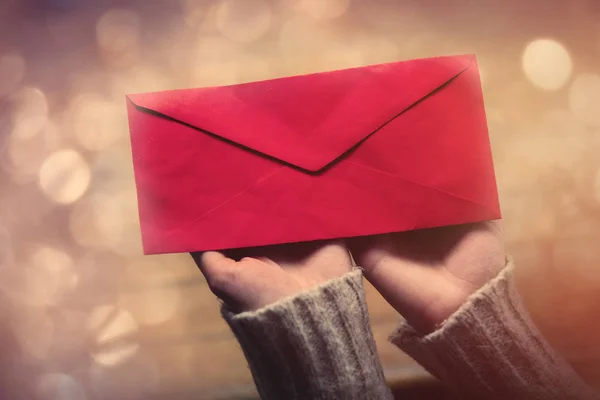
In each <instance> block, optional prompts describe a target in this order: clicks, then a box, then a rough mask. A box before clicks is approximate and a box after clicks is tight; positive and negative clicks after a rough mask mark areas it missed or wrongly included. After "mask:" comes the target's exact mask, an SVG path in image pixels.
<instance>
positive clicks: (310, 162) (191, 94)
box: [128, 55, 476, 172]
mask: <svg viewBox="0 0 600 400" xmlns="http://www.w3.org/2000/svg"><path fill="white" fill-rule="evenodd" d="M473 61H474V56H472V55H467V56H452V57H436V58H427V59H418V60H411V61H407V62H395V63H388V64H379V65H372V66H367V67H360V68H352V69H346V70H338V71H331V72H324V73H317V74H309V75H301V76H293V77H286V78H279V79H272V80H267V81H260V82H251V83H244V84H238V85H231V86H221V87H209V88H200V89H185V90H173V91H165V92H156V93H144V94H135V95H130V96H128V97H129V99H130V100H131V101H132V102H133V104H135V105H136V106H137V107H141V108H143V109H146V110H150V111H152V112H154V113H158V114H161V115H162V116H165V117H168V118H170V119H173V120H175V121H177V122H179V123H184V124H186V125H191V126H193V127H195V128H197V129H199V130H200V131H203V132H204V133H208V134H211V135H215V136H218V137H221V138H222V139H224V140H227V141H230V142H233V143H236V144H237V145H240V146H243V147H245V148H248V149H251V150H253V151H256V152H259V153H262V154H264V155H267V156H270V157H272V158H275V159H278V160H280V161H282V162H285V163H288V164H291V165H294V166H296V167H298V168H301V169H304V170H307V171H311V172H317V171H319V170H320V169H322V168H324V167H326V166H327V165H329V164H330V163H332V162H334V161H335V160H336V159H337V158H339V157H341V156H342V155H343V154H344V153H346V152H347V151H349V150H350V149H352V148H353V147H354V146H356V145H357V144H358V143H360V142H361V141H362V140H364V139H365V138H367V137H368V136H369V135H371V134H373V133H374V132H375V131H376V130H377V129H379V128H381V127H382V126H383V125H385V124H386V123H388V122H389V121H391V120H392V119H394V118H396V117H398V116H399V115H400V114H402V113H403V112H404V111H406V110H407V109H409V108H410V107H411V106H413V105H415V104H416V103H417V102H419V101H420V100H422V99H424V98H425V97H426V96H428V95H429V94H431V93H432V92H434V91H435V90H436V89H439V88H440V87H441V86H443V85H444V84H445V83H447V82H449V81H450V80H452V79H453V78H454V77H456V76H457V75H458V74H461V73H462V72H464V71H465V70H467V69H468V68H469V67H470V66H471V65H472V64H473V65H476V63H473ZM166 134H168V133H166Z"/></svg>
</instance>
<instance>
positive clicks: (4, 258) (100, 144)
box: [0, 0, 600, 400]
mask: <svg viewBox="0 0 600 400" xmlns="http://www.w3.org/2000/svg"><path fill="white" fill-rule="evenodd" d="M30 3H31V4H30ZM34 3H35V4H34ZM88 3H89V4H88ZM109 3H110V4H104V3H102V4H100V3H98V2H96V3H94V4H91V2H82V1H77V0H50V1H37V2H35V1H33V2H23V1H21V2H18V1H16V2H15V1H12V2H11V1H8V2H6V1H4V2H2V1H0V32H1V33H2V34H3V36H2V37H4V38H7V40H8V42H7V43H8V44H9V46H8V47H6V46H5V47H6V48H5V49H4V48H3V50H2V51H0V297H1V298H2V305H3V312H2V313H0V317H1V318H0V320H1V321H2V324H0V325H2V326H3V327H4V330H5V332H2V331H0V337H1V338H3V339H6V340H2V342H3V343H5V346H4V347H3V348H2V349H0V351H2V354H3V357H0V364H1V365H0V370H1V371H2V372H4V373H5V374H6V375H7V378H6V379H3V380H2V385H6V388H5V387H2V388H0V392H1V393H9V394H12V393H16V394H17V395H20V394H22V396H24V398H27V399H29V398H31V399H38V398H39V399H40V400H46V399H53V400H54V399H57V400H81V399H85V400H88V399H89V400H92V399H110V400H113V399H124V398H127V399H139V398H153V399H157V400H160V399H166V398H180V397H190V398H191V397H200V398H229V397H233V396H229V394H230V393H233V392H235V396H237V397H240V398H241V397H243V398H248V399H250V398H254V397H253V396H255V393H254V392H253V389H252V388H253V385H252V378H251V376H250V374H249V371H248V369H247V366H246V364H245V363H244V360H243V355H242V354H241V352H240V349H239V346H237V344H236V343H235V341H234V340H233V337H232V335H231V332H229V330H228V328H227V326H226V324H225V323H224V322H223V321H222V320H221V317H220V314H219V308H218V300H216V299H215V296H214V295H213V294H212V293H210V291H209V289H208V288H207V286H206V282H205V280H204V279H203V277H202V275H201V274H200V273H199V272H198V271H197V268H196V267H195V266H194V264H193V261H192V260H191V258H190V257H189V254H178V255H173V254H171V255H162V256H143V255H142V254H143V252H142V245H141V235H140V227H139V220H138V210H137V199H136V197H137V196H136V188H135V182H134V176H133V168H132V164H133V161H132V155H131V148H130V143H129V132H128V122H127V116H126V104H127V103H126V99H125V95H127V94H131V93H143V92H152V91H161V90H171V89H180V88H192V87H202V86H215V85H225V84H234V83H240V82H248V81H254V80H263V79H269V78H275V77H281V76H289V75H295V74H304V73H311V72H319V71H324V70H332V69H339V68H347V67H356V66H361V65H367V64H375V63H382V62H391V61H399V60H407V59H412V58H420V57H433V56H443V55H450V54H459V53H460V54H466V53H469V54H470V53H475V54H476V55H477V58H478V63H479V67H480V72H481V75H482V79H484V82H483V83H484V85H483V91H484V98H485V107H486V110H487V119H488V125H489V129H490V134H491V143H492V149H493V155H494V164H495V169H496V174H497V177H498V184H499V190H500V193H501V204H502V207H503V215H504V218H505V221H504V226H505V232H506V240H507V249H508V251H509V252H510V253H511V254H512V255H514V256H515V258H516V260H517V266H518V268H517V270H520V271H527V273H526V274H525V275H528V276H530V277H532V279H531V282H533V284H529V283H527V282H525V281H522V282H521V283H522V285H521V288H520V289H523V293H525V294H526V295H529V298H533V299H534V301H533V303H529V304H528V305H529V306H531V304H534V305H538V307H537V308H536V307H534V308H533V309H532V310H533V311H532V316H534V317H535V316H538V317H539V316H540V315H546V316H547V318H548V320H549V321H551V324H550V325H551V326H552V327H556V326H558V325H559V324H565V325H567V326H569V324H570V326H569V330H573V329H572V328H571V327H572V326H577V327H578V328H581V329H577V331H579V333H578V335H579V336H580V337H581V338H583V337H584V336H585V335H586V334H588V336H589V337H590V338H591V339H590V341H594V344H593V346H595V341H597V340H596V339H597V336H598V334H597V332H596V331H594V330H593V329H583V325H582V324H581V321H576V322H575V323H573V321H572V320H571V319H570V318H571V316H570V315H562V314H560V313H559V314H556V312H557V311H556V308H555V307H552V306H551V305H550V306H549V305H548V304H547V303H545V301H546V300H545V299H549V298H551V297H552V296H556V295H554V294H553V292H552V291H551V290H548V293H543V290H540V289H539V288H540V287H542V286H543V285H542V286H539V285H538V283H539V282H541V281H543V280H544V279H545V280H547V281H553V280H554V281H557V282H558V281H560V283H561V286H564V287H570V286H573V287H575V288H576V289H577V293H579V294H580V293H596V292H598V293H600V290H599V289H598V286H597V285H598V279H599V278H600V274H598V273H597V272H594V271H596V270H597V265H598V262H599V261H600V256H599V255H598V254H596V253H595V252H594V251H590V249H593V247H594V243H596V242H597V239H598V238H599V237H600V223H599V222H600V221H598V215H599V214H598V210H600V161H599V158H598V156H597V154H598V152H599V151H600V109H599V108H598V107H600V106H599V105H600V99H599V97H598V96H600V95H599V93H600V83H599V82H600V72H599V70H598V67H597V66H598V65H599V64H598V63H599V62H600V52H598V49H599V48H598V47H597V43H596V42H595V41H594V40H590V38H593V37H596V36H597V33H598V24H597V21H598V20H600V14H598V13H599V12H600V8H596V7H595V6H590V4H591V3H593V2H591V1H585V0H572V1H569V2H558V1H555V2H550V3H549V2H546V3H545V5H542V4H541V3H540V4H537V5H536V4H529V5H528V6H527V7H522V2H521V3H519V2H518V1H517V0H507V1H505V2H499V3H498V4H497V5H495V6H491V5H490V4H486V2H473V1H470V2H469V1H462V2H454V3H453V4H452V5H450V4H449V2H447V3H448V4H446V3H444V2H433V1H431V2H399V1H387V0H385V1H384V0H381V1H370V2H361V1H354V0H291V1H289V0H210V1H199V0H176V1H171V2H168V1H167V2H143V1H142V2H109ZM488 3H489V2H488ZM517 12H518V13H517ZM199 112H200V111H199ZM574 263H581V265H575V264H574ZM574 265H575V266H574ZM584 265H585V267H584ZM591 274H595V275H593V276H592V275H591ZM522 275H523V274H522ZM557 277H558V278H557ZM523 282H525V283H523ZM540 285H541V284H540ZM548 287H550V285H548ZM541 292H542V293H541ZM383 303H384V301H383V300H381V304H383ZM597 303H598V304H600V302H597ZM377 304H378V303H376V304H375V308H374V309H372V310H373V311H374V312H375V313H376V314H377V315H378V318H377V319H376V321H375V322H374V331H375V335H376V337H380V338H385V337H386V336H387V334H388V333H389V331H388V330H389V329H391V328H390V327H391V326H392V325H393V324H394V323H395V321H396V318H397V313H395V312H393V310H390V311H389V312H388V311H386V310H384V309H381V308H379V307H378V306H377ZM573 304H575V301H573ZM590 304H591V303H590ZM588 305H589V304H588ZM590 307H591V306H590ZM573 309H577V308H576V307H575V306H573ZM596 310H598V312H600V309H598V308H596ZM596 310H594V309H593V308H590V309H589V313H588V315H595V314H598V312H595V311H596ZM587 319H589V318H587ZM573 331H575V330H573ZM587 332H592V333H593V334H589V333H587ZM594 332H595V333H594ZM3 333H4V335H3ZM579 342H582V343H584V342H585V341H584V340H579V339H578V343H579ZM385 346H388V347H390V345H389V344H385V343H384V344H383V346H382V349H381V351H382V352H383V353H382V354H383V356H382V361H383V363H384V369H385V371H386V376H392V375H388V372H389V371H395V372H397V371H407V370H411V371H413V369H414V368H415V364H414V363H412V362H411V361H410V360H409V359H408V358H407V357H406V356H405V355H403V354H397V352H396V351H395V349H391V348H390V349H388V347H385ZM596 347H597V346H596ZM583 353H584V352H580V353H578V357H581V354H583ZM567 358H568V354H567ZM3 360H4V361H3ZM569 361H572V359H570V360H569ZM588 365H589V366H590V367H589V368H592V367H594V366H595V365H597V363H596V364H594V363H593V362H589V363H588ZM597 370H598V369H597V368H596V371H597ZM419 371H421V372H420V373H422V370H421V369H419ZM578 372H580V370H578ZM11 373H12V374H13V375H12V377H11ZM13 377H18V378H13ZM11 378H12V379H11ZM599 382H600V381H599ZM599 385H600V383H599ZM9 396H10V395H9ZM0 397H2V395H1V394H0Z"/></svg>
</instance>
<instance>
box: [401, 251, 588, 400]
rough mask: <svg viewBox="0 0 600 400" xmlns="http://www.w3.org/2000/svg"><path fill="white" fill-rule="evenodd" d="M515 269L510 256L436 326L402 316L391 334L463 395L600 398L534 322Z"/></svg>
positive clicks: (412, 354) (506, 397) (434, 373)
mask: <svg viewBox="0 0 600 400" xmlns="http://www.w3.org/2000/svg"><path fill="white" fill-rule="evenodd" d="M513 271H514V268H513V265H512V262H510V261H509V263H508V265H507V267H506V268H505V269H504V270H503V271H502V272H501V273H500V274H499V275H498V276H497V277H496V278H495V279H493V280H492V281H490V282H489V283H488V284H486V285H485V286H484V287H482V288H481V289H480V290H479V291H478V292H477V293H475V294H474V295H472V296H471V297H470V298H469V300H468V301H467V302H466V303H465V304H463V306H462V307H461V308H460V309H459V310H458V311H457V312H456V313H454V314H453V315H452V316H451V317H450V318H449V319H448V320H446V321H445V322H444V323H443V324H441V326H440V327H439V329H438V330H436V331H435V332H433V333H431V334H429V335H425V336H422V335H419V334H418V333H417V332H416V331H415V330H414V329H413V328H412V327H411V326H409V325H408V324H407V323H405V322H404V323H402V324H401V325H400V327H399V328H398V330H397V331H396V332H395V333H394V334H393V335H392V337H391V338H390V340H391V341H392V343H394V344H395V345H397V346H398V347H399V348H400V349H402V350H403V351H405V352H406V353H408V354H409V355H410V356H411V357H413V358H414V359H415V360H416V361H417V362H419V363H420V364H421V365H423V366H424V367H425V368H426V369H427V370H428V371H429V372H431V373H432V374H433V375H435V376H437V377H438V378H439V379H440V380H441V381H442V382H444V383H445V384H446V385H448V386H451V387H452V388H453V389H454V390H455V391H456V392H457V393H459V394H461V395H463V396H464V397H465V398H476V399H528V400H536V399H544V400H553V399H556V400H558V399H560V400H567V399H577V400H580V399H597V398H599V396H598V394H594V393H593V392H592V391H591V389H589V388H588V387H587V386H586V385H585V383H584V382H583V381H582V380H581V378H580V377H579V376H578V375H577V374H576V373H575V371H574V370H573V369H572V368H571V367H570V366H569V365H568V364H567V363H566V361H565V360H564V359H562V358H561V357H560V356H559V355H558V354H557V353H556V352H555V351H554V350H553V349H552V348H551V347H550V346H549V344H548V343H547V342H546V341H545V340H544V339H543V338H542V336H541V334H540V332H539V331H538V330H537V329H536V328H535V327H534V325H533V323H532V321H531V320H530V318H529V316H528V313H527V311H526V310H525V309H524V307H523V303H522V300H521V298H520V296H519V294H518V293H517V290H516V288H515V284H514V274H513ZM559 317H560V316H557V318H559Z"/></svg>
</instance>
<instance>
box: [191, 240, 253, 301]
mask: <svg viewBox="0 0 600 400" xmlns="http://www.w3.org/2000/svg"><path fill="white" fill-rule="evenodd" d="M191 255H192V258H193V259H194V261H195V262H196V265H198V268H199V269H200V271H201V272H202V274H203V275H204V277H205V278H206V282H207V284H208V287H209V289H210V290H211V292H213V294H214V295H215V296H217V297H218V298H219V299H221V300H222V301H223V302H225V304H227V305H228V306H229V308H230V309H237V308H239V307H241V305H240V303H241V302H242V301H243V299H240V296H239V294H240V293H238V290H236V284H237V280H238V272H239V268H238V265H237V263H236V262H235V261H234V260H232V259H231V258H228V257H226V256H225V255H224V254H222V253H220V252H217V251H207V252H204V253H192V254H191Z"/></svg>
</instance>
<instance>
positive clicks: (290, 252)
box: [192, 241, 352, 312]
mask: <svg viewBox="0 0 600 400" xmlns="http://www.w3.org/2000/svg"><path fill="white" fill-rule="evenodd" d="M192 257H193V258H194V260H195V261H196V264H197V265H198V266H199V267H200V270H201V271H202V273H203V274H204V276H205V277H206V280H207V282H208V286H209V287H210V289H211V290H212V292H213V293H214V294H215V295H216V296H217V297H219V298H220V299H221V300H223V301H224V302H225V304H226V305H227V306H228V307H229V308H230V309H232V310H233V311H236V312H242V311H250V310H257V309H259V308H261V307H264V306H266V305H268V304H271V303H274V302H276V301H277V300H280V299H282V298H284V297H288V296H294V295H296V294H299V293H301V292H303V291H306V290H308V289H311V288H313V287H315V286H318V285H319V284H321V283H325V282H327V281H328V280H330V279H335V278H338V277H341V276H342V275H344V274H345V273H346V272H348V271H350V270H352V260H351V257H350V253H349V252H348V250H347V249H346V247H345V245H344V244H343V243H342V242H340V241H337V242H311V243H295V244H286V245H278V246H269V247H258V248H251V249H242V250H235V251H228V252H226V255H224V254H222V253H219V252H214V251H209V252H205V253H192ZM236 260H239V261H236Z"/></svg>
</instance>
